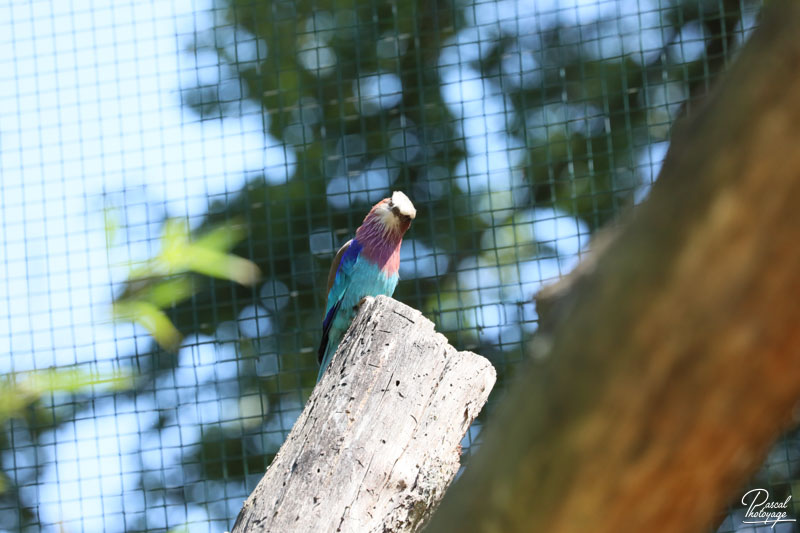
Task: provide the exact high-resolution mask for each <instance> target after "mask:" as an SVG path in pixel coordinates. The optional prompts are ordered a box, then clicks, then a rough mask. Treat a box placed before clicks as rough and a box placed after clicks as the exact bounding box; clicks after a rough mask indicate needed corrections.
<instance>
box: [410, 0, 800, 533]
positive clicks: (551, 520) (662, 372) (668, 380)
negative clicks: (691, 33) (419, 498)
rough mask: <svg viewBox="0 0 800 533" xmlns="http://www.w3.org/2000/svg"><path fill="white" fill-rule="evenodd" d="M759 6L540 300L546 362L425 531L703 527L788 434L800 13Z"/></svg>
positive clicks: (797, 378) (529, 375) (799, 234)
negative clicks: (754, 25) (587, 255)
mask: <svg viewBox="0 0 800 533" xmlns="http://www.w3.org/2000/svg"><path fill="white" fill-rule="evenodd" d="M764 14H765V17H764V19H763V22H762V24H761V26H760V28H759V29H758V30H757V31H756V32H755V34H754V36H753V39H752V40H751V42H750V43H748V45H747V46H746V47H745V49H744V50H743V51H742V54H741V56H740V57H739V60H738V61H737V63H736V64H735V65H734V66H733V68H732V70H731V71H730V72H729V73H728V74H727V75H726V76H725V77H724V79H723V80H722V84H721V86H719V87H718V88H717V90H716V91H715V92H714V93H713V94H712V95H710V97H709V98H708V100H707V102H706V103H705V107H704V108H703V109H701V110H698V111H699V112H698V113H697V114H696V115H694V116H693V117H692V118H691V121H690V122H688V123H687V124H686V125H684V126H683V127H679V128H677V129H676V131H675V133H674V139H673V143H672V146H671V148H670V152H669V154H668V156H667V159H666V162H665V164H664V167H663V171H662V175H661V177H660V178H659V180H658V182H657V183H656V185H655V186H654V188H653V190H652V194H651V197H650V199H649V200H648V201H646V202H645V203H644V204H643V205H642V206H640V208H639V209H638V210H637V211H636V212H634V213H633V215H632V216H631V217H629V219H628V220H627V221H626V222H625V223H624V224H623V225H622V227H620V228H619V229H618V232H619V234H618V235H617V237H616V238H614V239H613V240H611V242H609V243H608V244H607V246H606V248H605V250H604V251H601V252H600V255H599V256H598V257H597V258H596V259H597V260H596V264H595V265H594V266H593V267H592V268H591V269H589V270H587V271H584V272H583V273H582V274H581V275H578V276H576V277H575V278H574V279H572V283H571V286H569V287H568V288H567V291H568V293H569V294H568V295H559V296H558V297H557V298H551V299H550V300H548V303H550V304H551V308H552V309H551V313H554V314H553V315H552V316H551V317H550V319H549V320H550V326H551V327H550V328H549V331H548V333H547V335H548V336H549V339H547V340H545V341H543V342H538V343H537V344H538V345H539V346H540V348H542V350H543V352H542V353H540V354H539V355H540V356H542V357H543V358H544V362H542V363H540V364H538V365H534V364H531V365H530V366H529V367H528V368H527V369H523V370H521V371H520V374H519V375H518V379H517V381H516V384H515V385H514V386H513V388H512V389H511V390H510V392H509V394H508V396H507V397H506V399H505V400H504V403H503V404H501V405H500V406H499V407H498V409H497V410H496V413H497V416H496V417H495V418H493V419H492V420H491V422H490V424H489V427H488V428H487V430H486V431H485V432H484V439H485V440H484V444H483V445H482V447H481V449H480V450H478V452H477V454H476V455H475V456H474V457H473V458H472V459H471V461H470V466H469V468H467V470H466V472H465V473H464V475H463V476H462V477H461V478H460V479H459V481H458V483H456V484H455V485H454V486H453V487H452V488H451V490H450V491H449V492H448V495H447V497H446V498H445V499H444V501H443V502H442V505H441V508H440V509H439V511H438V512H437V513H436V515H435V516H434V517H433V519H432V522H431V524H430V527H429V528H428V529H426V531H427V532H429V533H439V532H450V531H458V532H459V533H470V532H479V531H480V532H488V531H503V532H511V533H513V532H523V531H525V532H528V531H547V532H549V533H566V532H570V533H571V532H576V533H577V532H585V531H592V532H594V533H605V532H609V533H610V532H615V533H620V532H628V531H630V532H639V531H670V532H673V533H682V532H687V533H688V532H699V531H705V530H708V528H709V527H711V526H712V525H713V523H714V522H715V521H717V520H719V519H720V518H721V517H722V514H721V512H722V510H723V508H724V507H725V505H727V504H728V503H729V502H731V501H734V500H738V499H740V498H741V497H742V494H739V493H738V491H739V489H740V487H741V486H742V485H743V484H744V483H745V482H746V480H747V479H748V478H749V477H750V476H751V475H752V474H753V473H754V471H755V470H756V469H757V468H758V467H759V466H760V465H761V463H762V461H763V459H764V457H765V455H766V453H767V451H768V449H769V447H770V446H771V445H772V443H773V442H774V440H775V439H776V438H777V437H778V436H779V434H780V433H781V431H782V430H784V429H786V427H787V424H789V423H792V420H793V418H792V413H793V409H795V407H796V406H797V404H798V401H799V400H800V328H799V327H798V324H800V305H799V304H798V295H800V223H798V216H797V212H798V199H799V198H800V149H798V147H800V99H798V96H797V95H798V94H800V68H798V65H800V40H799V39H797V28H798V27H800V2H793V1H789V0H782V1H781V0H776V1H775V2H772V3H771V4H769V5H768V6H767V7H766V8H765V13H764ZM556 292H558V291H556ZM540 340H541V339H540Z"/></svg>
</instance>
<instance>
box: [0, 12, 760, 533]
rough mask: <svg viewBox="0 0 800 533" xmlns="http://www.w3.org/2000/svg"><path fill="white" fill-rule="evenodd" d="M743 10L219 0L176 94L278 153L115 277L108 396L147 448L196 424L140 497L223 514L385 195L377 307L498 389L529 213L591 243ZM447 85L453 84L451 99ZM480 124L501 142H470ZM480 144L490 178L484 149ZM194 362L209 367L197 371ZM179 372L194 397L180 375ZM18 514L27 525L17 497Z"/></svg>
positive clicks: (716, 66) (538, 263) (299, 390)
mask: <svg viewBox="0 0 800 533" xmlns="http://www.w3.org/2000/svg"><path fill="white" fill-rule="evenodd" d="M601 4H602V5H605V4H606V3H605V2H600V3H598V6H600V5H601ZM608 4H609V5H615V4H614V3H613V2H610V3H608ZM645 4H646V5H650V4H647V3H645ZM757 4H758V2H757V1H755V0H713V1H705V0H672V1H670V0H662V1H661V2H659V3H658V4H653V5H657V6H658V7H657V8H653V9H652V10H649V11H647V12H645V13H638V12H635V10H634V11H633V12H630V13H628V12H622V11H617V10H614V11H613V13H608V12H603V13H601V14H600V16H599V17H598V18H597V19H596V20H592V21H591V22H588V23H584V24H578V23H577V22H576V21H575V20H571V19H569V17H568V16H567V15H569V14H570V13H572V11H571V10H570V9H571V8H570V9H566V10H565V11H564V14H563V15H564V17H562V18H559V16H557V15H559V14H558V13H549V12H546V10H543V11H542V13H541V14H540V16H539V17H538V19H539V20H540V22H538V23H536V24H534V23H533V22H532V20H533V17H532V14H531V13H526V12H525V10H533V9H534V7H533V5H534V4H533V3H525V2H521V3H519V4H514V6H516V7H514V8H513V9H512V13H511V14H505V15H504V16H497V15H494V16H490V15H491V10H492V9H495V10H497V9H500V8H499V7H497V6H498V5H499V4H495V3H493V2H486V3H481V4H472V3H468V2H455V1H452V0H449V1H441V0H431V1H427V2H414V1H410V0H394V1H385V0H315V1H306V0H303V1H297V2H294V1H291V2H290V1H288V0H276V1H266V0H215V2H214V6H213V16H214V24H213V26H212V27H210V28H207V29H200V30H198V31H197V33H196V35H194V38H193V39H192V41H191V43H190V44H189V52H190V53H192V54H194V55H195V56H196V57H200V56H201V55H202V54H205V56H204V57H207V55H208V54H209V53H212V54H214V56H215V57H216V58H217V59H218V65H214V66H213V67H214V70H215V72H217V74H216V75H215V76H211V77H208V76H205V77H204V76H198V77H197V84H196V85H194V86H187V87H184V88H183V89H182V91H181V97H182V99H183V102H184V104H185V105H186V106H188V107H189V108H190V109H192V110H194V111H195V112H196V114H197V116H198V117H199V119H201V120H216V119H219V118H223V117H227V116H231V115H236V114H238V113H242V112H243V110H245V109H246V108H248V106H250V107H249V109H252V108H253V107H255V108H257V109H259V110H261V112H262V113H263V124H264V135H265V138H266V139H271V140H270V141H269V142H268V143H267V145H268V146H278V147H279V148H280V150H281V151H282V152H283V154H284V157H283V159H280V158H276V159H275V161H267V162H266V165H265V169H264V174H263V176H257V177H251V178H250V180H249V181H248V182H247V184H246V186H245V187H243V188H242V190H240V191H238V192H237V191H230V193H228V194H225V195H220V196H216V197H212V198H209V210H208V214H207V216H206V217H205V219H204V220H203V221H202V223H200V224H199V225H198V226H196V227H194V229H193V230H192V231H191V232H189V231H188V229H187V226H186V224H185V223H184V222H183V221H175V220H169V219H168V220H166V221H165V223H164V229H163V234H162V238H161V250H160V252H158V253H157V254H156V255H155V256H154V257H153V258H152V259H151V260H149V261H147V262H146V263H144V264H142V265H139V266H136V267H133V268H131V269H130V272H129V277H128V283H127V285H126V287H125V289H124V291H123V292H121V293H120V294H119V295H118V297H117V298H116V301H115V308H114V313H115V316H116V317H117V318H122V319H125V320H132V321H135V322H137V323H138V324H140V325H142V326H144V327H145V328H146V329H147V330H148V331H149V332H150V334H151V335H152V336H153V338H154V339H155V340H154V342H152V343H151V344H150V345H149V346H144V347H142V346H139V345H137V349H136V353H135V354H133V356H132V361H133V365H134V366H135V368H136V369H137V371H138V372H139V373H140V375H139V376H138V379H137V382H136V389H135V390H133V391H126V392H120V393H119V394H118V395H119V397H120V398H127V399H137V398H139V397H140V396H141V397H142V398H154V400H153V401H154V402H155V409H156V411H157V412H158V420H157V422H155V423H153V425H152V426H151V427H142V428H140V432H141V433H142V438H143V439H147V438H149V436H152V435H156V436H159V435H161V434H164V433H166V432H168V431H174V430H176V428H177V429H180V430H185V429H186V428H188V427H189V426H190V425H192V424H196V425H197V427H198V428H199V434H200V437H199V443H198V445H197V446H189V447H187V452H186V453H183V452H182V453H181V455H180V461H182V477H181V478H180V479H182V480H183V481H182V482H183V484H184V485H185V488H184V490H175V489H174V487H172V488H169V487H168V481H165V479H164V477H165V476H162V475H159V474H158V473H147V472H143V473H142V475H141V477H142V483H141V486H142V487H143V490H144V491H145V493H146V497H147V499H148V501H150V499H151V498H152V499H153V501H159V502H163V501H165V499H166V500H168V501H170V502H172V503H175V502H177V503H180V504H183V505H185V506H191V505H195V506H201V507H203V508H204V509H205V510H206V511H207V512H208V513H209V516H211V517H217V518H222V519H230V518H232V516H233V514H235V512H236V509H237V508H238V505H240V503H241V500H242V499H243V495H244V494H246V493H247V492H248V491H249V490H251V489H252V488H253V486H254V485H255V483H256V482H257V480H258V478H259V477H260V476H261V474H262V473H263V471H264V469H265V468H266V466H267V465H268V464H269V462H270V461H271V459H272V457H273V455H274V453H275V452H276V451H277V449H278V448H279V446H280V444H281V443H282V441H283V438H284V437H285V435H286V433H287V432H288V430H289V429H290V427H291V425H292V423H293V421H294V419H295V417H296V416H297V414H299V412H300V409H302V406H303V404H304V402H305V400H306V398H307V397H308V395H309V394H310V391H311V389H312V387H313V386H314V383H315V377H316V373H317V363H316V349H317V344H318V342H319V335H320V333H321V319H322V311H323V304H324V298H325V295H324V287H325V278H326V275H327V272H328V268H329V265H330V261H331V259H332V257H333V254H334V253H335V251H336V249H337V248H338V247H339V246H340V245H341V244H343V243H344V242H346V241H347V240H348V239H349V238H351V236H352V233H353V232H354V231H355V228H356V227H357V226H358V225H359V224H360V222H361V219H362V218H363V216H364V215H365V214H366V212H367V211H368V209H369V207H370V205H371V204H373V203H374V202H376V201H377V200H379V199H380V198H383V197H384V196H388V194H389V193H390V191H391V190H403V191H405V192H406V193H407V194H408V195H409V197H410V198H411V199H412V201H413V202H414V203H415V205H416V207H417V212H418V216H417V218H416V220H415V221H414V224H413V226H412V228H411V230H410V232H409V234H408V236H407V241H408V242H407V245H408V248H409V252H410V253H409V254H408V255H407V256H404V261H403V265H402V266H401V268H402V270H401V278H402V280H401V282H400V284H399V286H398V288H397V291H396V293H395V297H396V298H398V299H399V300H401V301H403V302H405V303H407V304H409V305H411V306H414V307H416V308H419V309H421V310H422V311H423V312H424V313H426V314H427V315H428V316H429V317H430V318H432V319H433V320H434V321H435V322H436V324H437V327H438V329H439V330H440V331H442V332H443V333H445V334H446V335H447V336H448V337H449V339H450V341H451V342H452V343H453V344H454V345H455V346H456V347H457V348H460V349H471V350H474V351H477V352H479V353H481V354H483V355H485V356H487V357H488V358H490V359H491V360H492V362H493V363H494V365H495V367H496V368H497V369H498V377H499V383H498V386H497V387H496V390H498V391H500V390H502V389H503V383H504V381H505V380H507V379H510V378H511V377H512V376H513V373H514V368H515V365H516V364H517V363H518V362H519V361H521V360H522V359H523V357H524V353H525V342H526V341H527V339H528V336H529V335H530V334H532V333H533V331H534V330H535V327H536V324H535V320H536V314H535V312H534V311H533V308H532V304H531V298H532V295H533V292H534V291H535V290H536V289H537V288H538V287H539V286H540V281H542V280H546V279H548V278H551V279H552V278H555V277H557V276H558V275H559V274H560V273H563V272H562V268H563V269H567V268H569V264H571V263H570V262H569V261H564V260H565V259H566V260H572V259H574V257H562V255H563V254H562V252H561V250H559V249H558V247H557V243H555V242H554V241H553V237H552V236H551V235H548V234H547V232H544V231H541V230H540V229H539V226H538V225H537V224H536V213H537V211H536V210H537V209H550V210H551V212H552V213H553V215H552V216H565V217H570V219H571V220H573V221H577V222H575V227H576V228H578V230H576V231H578V232H580V231H579V229H580V228H586V232H587V233H590V232H591V231H594V230H595V229H597V228H598V227H600V226H602V225H603V224H605V223H606V222H608V221H609V220H610V219H611V218H613V217H614V216H615V215H616V214H617V213H618V212H619V211H620V210H621V209H624V208H625V207H626V206H629V205H631V204H633V203H634V200H635V199H636V198H637V194H641V193H642V191H643V190H646V187H645V188H644V189H643V188H642V186H643V185H646V184H647V183H649V181H650V180H651V176H650V174H649V172H650V167H649V161H650V159H649V155H648V154H650V151H651V149H652V147H653V146H654V145H658V144H659V143H664V142H665V141H667V140H668V137H669V131H670V127H671V124H672V123H673V121H674V120H675V119H676V118H677V117H678V116H679V115H680V114H681V113H683V112H685V110H690V109H691V107H692V105H693V104H694V103H695V102H696V101H697V100H698V99H699V98H701V97H702V95H703V94H704V93H705V91H706V90H707V89H708V87H709V85H710V83H711V82H712V81H713V79H714V77H715V76H716V75H717V74H718V73H719V72H720V71H721V70H722V69H723V68H724V66H725V64H726V62H728V61H729V60H730V59H731V58H732V56H733V54H734V53H735V51H736V48H737V46H738V44H739V42H740V40H741V38H742V37H741V29H742V26H743V22H742V17H743V10H748V9H749V11H748V13H752V12H753V9H751V8H753V6H755V5H757ZM620 5H621V4H620ZM493 6H494V7H493ZM598 9H600V7H598ZM623 11H624V10H623ZM546 15H549V18H548V17H547V16H546ZM525 17H528V18H525ZM545 19H546V20H547V21H548V22H542V20H545ZM647 32H649V35H652V34H653V32H656V33H657V34H658V36H659V37H658V39H656V40H655V41H654V42H657V45H655V47H653V46H652V45H650V44H648V43H650V42H651V41H653V40H652V39H651V40H647V39H644V38H643V37H642V35H645V34H646V33H647ZM690 50H694V51H693V52H692V53H690ZM464 83H469V85H470V87H471V89H470V90H471V91H472V93H471V96H470V95H467V97H466V98H463V100H464V101H463V102H462V103H461V104H459V105H454V103H453V98H452V93H453V92H454V91H455V92H458V91H459V90H460V87H462V84H464ZM448 95H450V96H448ZM462 97H463V95H462ZM473 97H474V98H473ZM470 98H472V100H470ZM487 102H489V103H490V104H491V105H488V104H487ZM474 119H480V121H481V125H480V127H479V128H476V127H475V122H474ZM481 128H482V129H483V130H490V131H491V133H492V134H493V135H495V137H496V139H495V142H496V145H495V146H485V147H483V152H481V151H480V150H477V151H476V146H475V144H476V142H480V141H481V140H482V139H484V137H485V135H483V134H482V133H480V132H479V133H480V134H477V133H476V131H475V130H476V129H478V130H479V129H481ZM498 139H499V140H498ZM497 146H499V147H500V148H501V149H502V152H503V154H504V155H503V158H505V161H506V163H505V164H506V166H507V168H499V169H495V168H492V165H493V164H495V163H493V162H490V161H488V160H489V159H490V157H489V156H490V155H491V154H490V153H487V152H491V150H492V149H494V148H496V147H497ZM268 153H269V154H274V152H270V151H268ZM655 159H657V158H655ZM285 162H288V164H286V163H285ZM482 165H483V166H485V167H488V168H484V167H483V166H482ZM281 171H282V174H281ZM176 179H180V178H179V177H178V178H176ZM116 226H117V224H116V223H115V222H114V221H111V223H110V224H109V228H108V231H109V235H110V240H113V236H114V235H115V234H116V232H117V230H118V228H117V227H116ZM586 237H588V236H584V237H583V238H582V240H581V244H582V245H583V244H585V242H586ZM573 255H574V253H573ZM547 261H550V262H549V263H548V262H547ZM523 265H525V272H530V271H531V270H535V271H536V276H535V279H534V280H533V281H531V279H530V277H531V276H532V275H531V274H529V273H528V274H526V273H525V272H523ZM544 265H549V270H547V272H545V271H544V269H543V268H542V267H543V266H544ZM259 272H260V273H261V277H260V280H261V281H259V282H257V279H259V278H258V273H259ZM492 313H495V314H496V315H497V316H496V317H494V318H487V316H489V315H491V314H492ZM181 339H186V340H184V341H183V343H181ZM176 348H179V349H178V350H176ZM212 352H213V353H214V354H215V355H213V357H212V356H210V355H207V354H208V353H212ZM204 357H209V358H211V359H213V361H214V364H216V365H217V367H216V368H217V370H215V372H213V373H211V374H209V375H208V376H206V377H203V378H202V379H201V378H200V377H198V376H199V372H200V371H201V370H202V368H203V364H201V363H202V362H203V361H204V359H203V358H204ZM192 364H194V365H195V372H197V373H198V374H191V375H190V377H191V379H194V380H195V381H194V382H193V383H192V384H191V385H192V387H189V386H188V385H187V383H186V382H185V381H184V382H181V381H179V380H180V376H181V375H188V374H181V372H183V371H186V372H188V371H189V370H188V369H189V368H191V365H192ZM220 369H224V371H222V370H220ZM187 379H189V378H187ZM166 391H172V392H173V393H174V394H172V395H170V394H166ZM159 393H161V394H159ZM192 394H193V395H194V396H188V399H187V396H186V395H192ZM201 396H202V397H204V398H209V397H211V398H213V402H214V403H215V405H216V404H218V405H220V408H219V410H220V411H221V412H222V414H223V416H222V417H221V418H222V420H221V421H220V420H215V421H213V422H211V423H204V422H203V420H202V417H201V416H200V415H198V416H197V417H196V418H187V417H186V414H185V411H181V409H180V406H182V405H183V406H185V405H187V403H191V401H196V402H198V404H199V403H200V400H199V398H200V397H201ZM177 398H181V399H182V402H181V401H179V400H178V399H177ZM137 401H138V400H137ZM70 405H71V406H72V407H71V408H74V409H78V408H80V405H81V404H80V402H78V403H74V404H70ZM176 406H177V407H176ZM198 409H199V408H198ZM487 412H488V413H489V414H488V416H491V409H489V410H488V411H485V412H484V413H483V414H482V418H484V417H485V416H487ZM53 413H54V411H53V410H52V409H50V410H48V411H47V412H46V413H45V412H41V413H40V414H36V415H34V414H33V413H29V414H28V415H26V416H47V417H51V418H53V419H52V420H49V421H48V422H47V423H44V422H42V424H41V425H38V426H37V425H31V426H30V427H41V428H46V427H55V425H57V424H58V423H59V422H60V421H61V420H64V419H66V418H67V415H66V414H64V415H63V416H62V415H61V413H59V415H58V417H57V419H55V418H54V414H53ZM179 416H181V417H183V418H180V419H179ZM475 433H476V434H477V432H475ZM470 434H471V435H472V432H471V433H470ZM3 435H5V436H3V438H7V435H8V432H4V434H3ZM31 440H32V441H35V437H31ZM3 449H9V446H8V443H7V442H4V443H3ZM32 475H35V474H32ZM210 493H213V494H215V495H220V494H225V495H228V496H230V497H229V499H230V502H226V501H225V500H224V499H223V498H221V497H219V498H216V497H215V498H209V494H210ZM165 495H168V496H165ZM231 495H232V496H231ZM212 500H213V501H212ZM18 508H19V509H20V513H21V515H24V516H23V518H21V519H20V520H21V521H22V522H25V521H26V520H30V516H29V514H28V515H26V514H25V513H28V512H29V511H28V509H29V508H30V506H29V505H27V504H25V503H19V504H18ZM162 509H163V507H162ZM26 517H27V518H26ZM130 524H134V525H133V526H128V527H129V529H131V530H139V529H146V528H147V524H146V521H141V522H136V521H135V520H133V521H131V522H130ZM2 527H4V526H3V525H0V529H2Z"/></svg>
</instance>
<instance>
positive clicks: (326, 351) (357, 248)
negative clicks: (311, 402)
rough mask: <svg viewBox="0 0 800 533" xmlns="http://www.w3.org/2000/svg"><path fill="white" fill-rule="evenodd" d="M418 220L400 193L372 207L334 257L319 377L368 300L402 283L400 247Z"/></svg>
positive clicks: (395, 193)
mask: <svg viewBox="0 0 800 533" xmlns="http://www.w3.org/2000/svg"><path fill="white" fill-rule="evenodd" d="M416 216H417V210H416V209H414V204H412V203H411V200H409V199H408V197H407V196H406V195H405V194H403V193H402V192H399V191H395V192H394V193H392V197H391V198H384V199H383V200H381V201H380V202H378V203H377V204H375V205H374V206H373V207H372V209H371V210H370V212H369V213H367V216H366V217H364V222H363V223H362V224H361V226H360V227H359V228H358V229H357V230H356V236H355V238H354V239H351V240H349V241H347V242H346V243H345V244H344V246H342V247H341V248H339V251H338V252H336V257H334V258H333V264H332V265H331V271H330V273H329V274H328V296H327V298H328V299H327V303H326V306H325V319H324V320H323V322H322V342H321V343H320V345H319V352H318V356H319V363H320V367H319V374H318V375H317V381H319V380H320V379H321V378H322V375H323V374H324V373H325V369H326V368H327V367H328V364H330V362H331V358H332V357H333V354H334V353H336V349H337V348H338V347H339V342H340V341H341V340H342V335H344V332H345V331H347V328H348V327H349V326H350V322H351V321H352V320H353V317H355V315H356V308H357V307H358V304H359V302H361V300H362V299H363V298H365V297H367V296H378V295H380V294H385V295H386V296H391V295H392V294H393V293H394V289H395V287H397V281H398V279H399V278H400V277H399V275H398V273H397V272H398V269H399V268H400V244H401V243H402V242H403V235H404V234H405V232H406V231H407V230H408V228H409V227H410V226H411V221H412V220H413V219H414V217H416Z"/></svg>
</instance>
